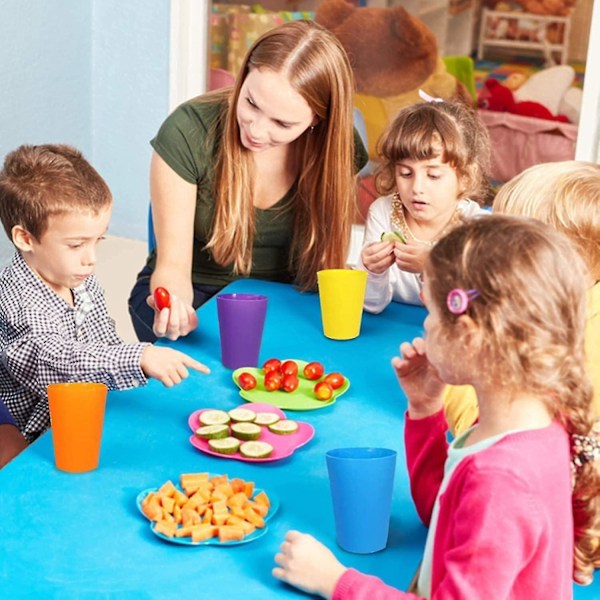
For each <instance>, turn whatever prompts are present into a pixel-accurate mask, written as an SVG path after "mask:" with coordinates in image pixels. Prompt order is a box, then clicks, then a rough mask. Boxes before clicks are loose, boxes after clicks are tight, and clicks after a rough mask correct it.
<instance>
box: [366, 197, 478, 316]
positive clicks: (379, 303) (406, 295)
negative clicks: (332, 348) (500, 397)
mask: <svg viewBox="0 0 600 600" xmlns="http://www.w3.org/2000/svg"><path fill="white" fill-rule="evenodd" d="M392 199H393V196H392V195H389V196H381V197H380V198H377V200H375V202H373V204H371V206H370V207H369V214H368V216H367V223H366V225H365V236H364V239H363V244H362V248H364V247H365V246H368V245H369V244H372V243H373V242H379V241H380V240H381V234H382V233H384V232H388V231H397V228H396V227H394V226H393V225H392V219H391V216H392ZM457 210H458V211H459V213H460V214H461V216H463V217H467V218H470V217H473V216H476V215H479V214H487V211H486V210H485V209H484V208H481V206H479V204H477V202H474V201H473V200H459V202H458V208H457ZM356 268H357V269H361V270H362V271H367V273H368V278H367V291H366V294H365V302H364V309H365V310H366V311H367V312H370V313H375V314H377V313H380V312H381V311H383V309H384V308H385V307H386V306H387V305H388V304H389V303H390V302H391V301H392V300H393V301H395V302H403V303H404V304H416V305H419V306H422V302H421V300H420V299H419V292H420V291H421V281H420V278H419V274H418V273H409V272H407V271H402V270H401V269H400V268H398V266H397V265H396V264H393V265H392V266H391V267H390V268H389V269H387V270H386V271H385V272H384V273H381V274H380V275H378V274H375V273H371V272H370V271H369V270H368V269H367V268H366V267H365V266H364V264H363V262H362V258H361V257H359V259H358V263H357V265H356Z"/></svg>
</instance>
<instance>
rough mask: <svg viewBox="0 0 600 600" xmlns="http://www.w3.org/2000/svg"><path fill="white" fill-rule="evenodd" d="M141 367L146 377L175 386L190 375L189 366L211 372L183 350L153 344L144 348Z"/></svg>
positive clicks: (203, 371)
mask: <svg viewBox="0 0 600 600" xmlns="http://www.w3.org/2000/svg"><path fill="white" fill-rule="evenodd" d="M163 310H168V309H167V308H165V309H163ZM141 367H142V371H144V374H145V375H146V377H153V378H154V379H158V380H159V381H161V382H162V383H163V384H164V385H165V386H166V387H173V386H174V385H176V384H178V383H181V382H182V381H183V380H184V379H187V377H188V375H189V373H188V370H187V367H189V368H190V369H194V370H195V371H200V373H210V369H209V368H208V367H207V366H205V365H203V364H202V363H200V362H198V361H197V360H194V359H193V358H192V357H190V356H188V355H187V354H184V353H183V352H179V351H178V350H173V348H164V347H162V346H153V345H149V346H146V347H145V348H144V351H143V352H142V359H141Z"/></svg>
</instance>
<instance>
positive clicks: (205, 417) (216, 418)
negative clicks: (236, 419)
mask: <svg viewBox="0 0 600 600" xmlns="http://www.w3.org/2000/svg"><path fill="white" fill-rule="evenodd" d="M198 420H199V421H200V423H202V425H224V424H225V423H229V421H231V419H230V417H229V415H228V414H227V413H226V412H225V411H224V410H205V411H204V412H202V413H200V416H199V417H198Z"/></svg>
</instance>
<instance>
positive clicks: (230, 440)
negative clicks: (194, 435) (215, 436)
mask: <svg viewBox="0 0 600 600" xmlns="http://www.w3.org/2000/svg"><path fill="white" fill-rule="evenodd" d="M208 445H209V447H210V449H211V450H213V451H214V452H218V453H219V454H235V453H236V452H237V451H238V450H239V447H240V440H237V439H236V438H234V437H226V438H223V439H221V440H208Z"/></svg>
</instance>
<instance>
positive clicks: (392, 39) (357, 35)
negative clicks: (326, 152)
mask: <svg viewBox="0 0 600 600" xmlns="http://www.w3.org/2000/svg"><path fill="white" fill-rule="evenodd" d="M315 21H317V23H320V24H321V25H323V26H324V27H326V28H327V29H329V30H330V31H332V32H333V33H334V34H335V35H336V36H337V37H338V39H339V40H340V42H341V44H342V46H343V47H344V49H345V50H346V52H347V53H348V56H349V58H350V62H351V64H352V69H353V72H354V78H355V82H356V91H357V94H356V99H355V105H356V107H357V108H358V110H360V112H361V113H362V116H363V118H364V122H365V125H366V133H367V141H368V150H369V157H370V158H371V159H373V160H375V159H376V150H375V146H376V143H377V140H378V139H379V137H380V135H381V133H382V132H383V130H384V129H385V127H386V126H387V125H388V123H389V122H390V121H391V119H392V118H393V115H394V114H396V112H397V111H398V110H399V109H400V108H402V107H404V106H408V105H409V104H414V103H415V102H422V99H421V98H420V97H419V89H422V90H423V91H425V92H426V93H427V94H429V95H430V96H433V97H435V98H444V99H449V98H459V99H461V100H463V101H465V102H468V103H470V104H472V103H473V100H472V98H471V96H470V95H469V92H468V91H467V90H466V88H465V86H464V85H463V84H462V83H460V82H458V81H457V79H456V78H455V77H454V76H453V75H451V74H450V73H448V72H447V71H446V68H445V64H444V62H443V60H442V59H441V58H440V57H439V54H438V47H437V42H436V39H435V36H434V35H433V32H432V31H431V30H430V29H429V28H428V27H427V26H426V25H425V24H424V23H423V22H422V21H420V20H419V19H418V18H416V17H414V16H412V15H410V14H409V13H408V12H407V11H406V10H405V9H404V8H403V7H402V6H394V7H392V8H378V7H358V6H355V5H354V4H351V3H350V2H347V0H323V2H321V3H320V4H319V5H318V6H317V8H316V12H315Z"/></svg>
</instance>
